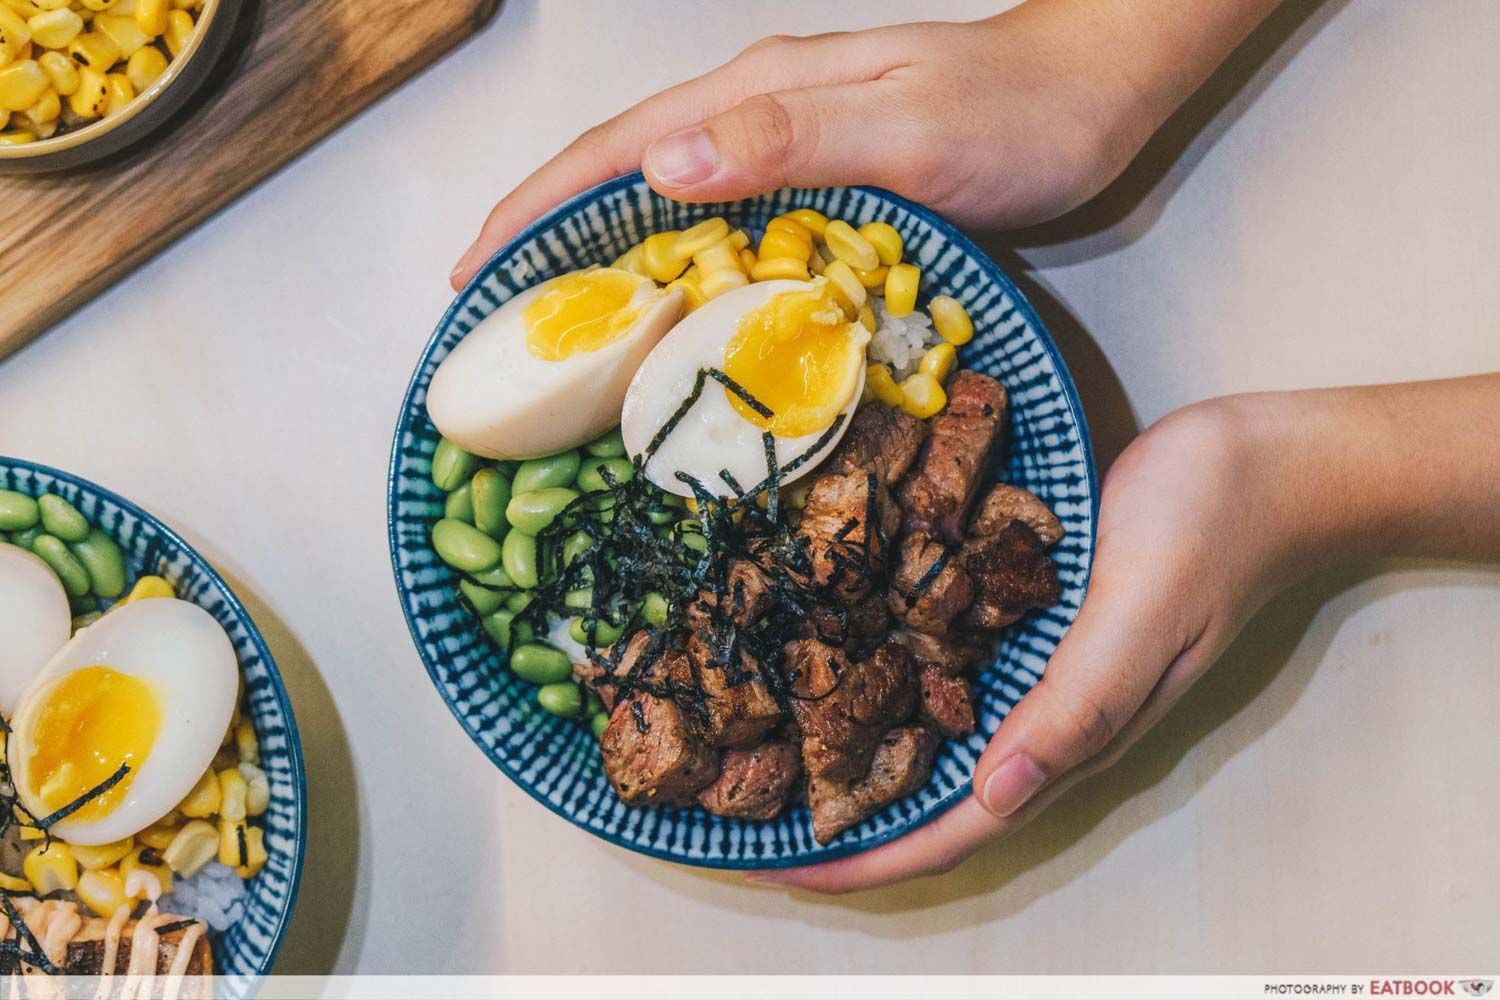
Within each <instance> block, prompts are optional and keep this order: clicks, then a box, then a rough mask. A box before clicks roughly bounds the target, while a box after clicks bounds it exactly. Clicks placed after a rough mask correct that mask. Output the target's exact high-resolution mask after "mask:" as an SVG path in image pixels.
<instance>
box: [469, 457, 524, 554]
mask: <svg viewBox="0 0 1500 1000" xmlns="http://www.w3.org/2000/svg"><path fill="white" fill-rule="evenodd" d="M469 489H470V490H471V491H472V493H471V496H472V502H473V505H474V527H476V528H478V529H479V530H480V531H482V532H484V533H485V534H486V535H489V536H490V537H491V538H501V537H503V536H504V534H505V532H506V530H507V526H506V523H505V507H506V505H507V504H508V503H510V480H509V479H506V478H505V477H504V476H503V475H501V474H500V472H499V470H497V469H480V470H479V471H478V472H476V473H474V478H473V479H471V480H469ZM532 534H535V532H532Z"/></svg>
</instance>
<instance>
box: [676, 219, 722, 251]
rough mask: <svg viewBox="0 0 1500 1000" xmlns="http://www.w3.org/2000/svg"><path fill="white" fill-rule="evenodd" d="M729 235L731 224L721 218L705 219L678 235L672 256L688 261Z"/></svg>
mask: <svg viewBox="0 0 1500 1000" xmlns="http://www.w3.org/2000/svg"><path fill="white" fill-rule="evenodd" d="M728 235H729V223H728V222H726V221H724V219H722V218H720V217H719V216H717V215H716V216H714V217H713V218H711V219H704V220H703V221H702V222H700V223H698V224H697V225H694V226H689V227H688V228H686V229H684V230H683V231H682V232H680V233H678V234H677V239H675V240H673V241H672V256H674V257H681V258H682V259H683V260H687V259H689V258H691V257H692V256H693V254H695V253H698V252H699V251H700V250H707V249H708V248H709V247H711V246H713V245H714V244H715V243H717V242H719V241H720V240H722V239H724V238H725V237H727V236H728Z"/></svg>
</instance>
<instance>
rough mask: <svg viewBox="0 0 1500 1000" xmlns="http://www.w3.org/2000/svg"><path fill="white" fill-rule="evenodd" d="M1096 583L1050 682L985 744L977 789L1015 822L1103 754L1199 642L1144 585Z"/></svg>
mask: <svg viewBox="0 0 1500 1000" xmlns="http://www.w3.org/2000/svg"><path fill="white" fill-rule="evenodd" d="M1105 583H1106V581H1103V580H1096V585H1095V586H1093V587H1091V588H1090V591H1089V595H1088V598H1087V600H1085V602H1084V606H1083V608H1082V610H1081V611H1080V612H1079V614H1078V618H1077V620H1076V621H1075V622H1074V623H1073V625H1072V627H1071V628H1070V629H1069V630H1068V632H1067V634H1066V635H1065V636H1064V637H1063V640H1062V642H1061V643H1059V644H1058V647H1057V650H1056V652H1055V653H1053V655H1052V659H1051V660H1050V661H1049V662H1048V664H1047V668H1046V671H1045V672H1044V673H1043V674H1042V679H1041V680H1040V681H1038V682H1037V684H1036V686H1035V687H1033V688H1032V689H1031V690H1030V691H1029V692H1027V694H1026V695H1025V696H1024V697H1023V698H1022V699H1021V700H1020V701H1019V702H1017V703H1016V706H1015V707H1014V708H1013V709H1011V711H1010V714H1009V715H1007V716H1006V717H1005V721H1004V722H1002V723H1001V725H1000V729H999V731H998V732H996V734H995V737H994V739H992V740H991V741H990V745H989V746H988V747H986V748H985V751H984V754H983V756H982V757H981V758H980V761H979V764H978V766H977V767H976V768H975V773H974V791H975V795H976V796H977V797H978V798H979V801H980V802H981V803H982V804H983V805H984V807H985V808H986V809H988V810H989V811H990V812H992V813H994V814H995V815H996V816H1001V817H1005V816H1009V815H1011V814H1012V813H1014V812H1015V811H1016V810H1018V809H1020V808H1021V807H1022V806H1023V805H1025V804H1026V802H1027V801H1028V800H1029V799H1030V798H1031V797H1032V796H1033V795H1034V794H1035V793H1036V792H1037V791H1038V790H1039V789H1040V788H1041V787H1042V786H1043V785H1045V784H1047V783H1048V782H1051V781H1052V780H1054V779H1056V778H1058V777H1060V776H1062V775H1063V774H1065V773H1066V772H1068V771H1070V770H1072V769H1073V768H1075V767H1077V766H1078V765H1080V764H1083V763H1084V762H1086V761H1088V760H1090V759H1091V758H1094V757H1096V756H1098V755H1099V754H1101V753H1102V752H1103V751H1104V750H1105V748H1106V747H1107V746H1108V745H1109V743H1110V742H1111V741H1112V740H1114V738H1115V737H1116V736H1117V735H1119V733H1120V731H1121V730H1122V729H1123V728H1125V726H1126V724H1127V723H1128V722H1130V720H1131V719H1132V718H1133V717H1134V716H1135V714H1136V712H1137V711H1138V710H1139V709H1140V708H1141V706H1142V704H1144V703H1145V701H1146V699H1147V697H1148V696H1150V694H1151V692H1152V690H1153V689H1154V688H1155V687H1156V685H1157V683H1158V682H1159V681H1160V680H1161V679H1162V676H1163V674H1165V673H1166V671H1167V668H1168V667H1169V666H1170V665H1171V664H1172V662H1173V661H1174V660H1175V659H1176V658H1177V656H1178V655H1179V654H1180V653H1182V652H1183V650H1184V649H1186V648H1188V647H1190V646H1191V645H1192V642H1191V637H1190V636H1186V635H1184V634H1183V631H1182V629H1181V628H1180V627H1179V626H1178V625H1177V618H1178V616H1177V615H1175V614H1173V613H1172V612H1171V611H1170V605H1165V604H1160V603H1157V602H1154V601H1153V600H1152V599H1151V598H1150V597H1148V596H1146V595H1145V594H1143V593H1142V591H1144V590H1145V589H1146V588H1144V587H1141V586H1140V584H1139V582H1137V583H1136V584H1135V585H1134V586H1131V585H1130V584H1129V582H1126V583H1125V585H1124V586H1120V587H1116V588H1110V587H1108V586H1106V585H1105Z"/></svg>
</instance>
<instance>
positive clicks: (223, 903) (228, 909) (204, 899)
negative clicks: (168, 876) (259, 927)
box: [158, 861, 246, 932]
mask: <svg viewBox="0 0 1500 1000" xmlns="http://www.w3.org/2000/svg"><path fill="white" fill-rule="evenodd" d="M245 892H246V889H245V882H244V880H243V879H241V878H240V877H239V876H238V875H236V874H235V873H234V871H233V870H232V869H230V868H226V867H224V866H223V865H221V864H219V863H218V862H217V861H210V862H209V863H208V864H206V865H204V866H203V868H202V870H201V871H199V872H198V874H196V875H194V876H193V877H192V878H179V879H174V880H173V882H172V891H171V892H169V893H167V894H166V895H165V896H163V897H162V898H161V900H160V902H159V903H158V906H160V908H161V912H163V913H174V914H181V915H183V916H185V917H196V918H197V919H199V920H203V921H206V922H207V923H208V926H210V927H212V928H213V929H214V930H215V931H219V932H223V931H226V930H228V929H229V928H230V927H231V926H232V925H233V924H234V923H236V922H237V921H238V920H239V919H240V917H241V916H243V915H244V912H245Z"/></svg>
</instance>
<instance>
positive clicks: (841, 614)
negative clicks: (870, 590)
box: [802, 594, 891, 660]
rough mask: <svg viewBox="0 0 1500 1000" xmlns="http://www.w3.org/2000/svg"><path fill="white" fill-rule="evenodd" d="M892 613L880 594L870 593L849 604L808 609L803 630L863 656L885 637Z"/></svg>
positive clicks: (873, 649) (852, 655)
mask: <svg viewBox="0 0 1500 1000" xmlns="http://www.w3.org/2000/svg"><path fill="white" fill-rule="evenodd" d="M890 623H891V614H890V612H889V611H888V610H887V609H886V606H885V601H884V599H883V598H882V597H881V596H880V595H879V594H868V595H866V596H864V597H861V598H860V599H859V600H857V601H850V602H849V603H848V604H843V605H838V604H818V605H815V606H813V607H812V608H809V609H808V612H807V622H806V625H805V627H804V628H803V630H802V634H803V636H804V637H805V638H808V639H817V640H819V641H821V642H826V643H828V645H830V646H838V647H840V648H842V649H843V650H844V651H845V652H846V653H847V654H848V655H849V656H850V657H852V658H854V659H856V660H861V659H864V658H865V657H866V656H869V655H870V654H871V653H872V652H874V651H875V647H876V646H878V645H880V643H881V642H883V641H885V637H886V632H887V630H888V628H889V626H890Z"/></svg>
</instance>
